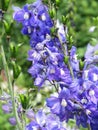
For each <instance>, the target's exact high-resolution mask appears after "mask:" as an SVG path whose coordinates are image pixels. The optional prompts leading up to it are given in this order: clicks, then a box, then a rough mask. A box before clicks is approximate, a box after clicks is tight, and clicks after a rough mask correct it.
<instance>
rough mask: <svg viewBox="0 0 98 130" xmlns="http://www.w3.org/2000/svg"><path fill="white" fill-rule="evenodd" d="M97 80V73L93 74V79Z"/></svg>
mask: <svg viewBox="0 0 98 130" xmlns="http://www.w3.org/2000/svg"><path fill="white" fill-rule="evenodd" d="M97 80H98V75H97V74H95V73H94V74H93V81H97Z"/></svg>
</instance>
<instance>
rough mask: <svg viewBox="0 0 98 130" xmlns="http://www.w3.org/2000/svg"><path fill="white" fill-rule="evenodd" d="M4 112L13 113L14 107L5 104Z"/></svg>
mask: <svg viewBox="0 0 98 130" xmlns="http://www.w3.org/2000/svg"><path fill="white" fill-rule="evenodd" d="M2 110H3V111H4V113H11V112H12V105H11V104H3V105H2Z"/></svg>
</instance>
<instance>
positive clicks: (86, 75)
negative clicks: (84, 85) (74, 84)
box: [84, 70, 88, 80]
mask: <svg viewBox="0 0 98 130" xmlns="http://www.w3.org/2000/svg"><path fill="white" fill-rule="evenodd" d="M84 78H85V80H87V79H88V70H85V71H84Z"/></svg>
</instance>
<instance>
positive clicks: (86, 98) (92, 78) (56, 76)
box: [13, 0, 98, 130]
mask: <svg viewBox="0 0 98 130" xmlns="http://www.w3.org/2000/svg"><path fill="white" fill-rule="evenodd" d="M14 10H15V13H14V15H13V18H14V20H16V21H17V22H19V23H22V26H23V28H22V33H23V34H25V35H28V36H29V37H30V46H31V50H30V51H29V52H28V55H29V57H28V60H29V61H31V62H32V66H31V68H30V69H29V70H28V72H29V73H30V74H31V75H32V77H33V78H34V84H35V85H36V86H38V87H42V86H43V84H44V82H45V81H46V80H48V81H49V82H50V83H52V84H54V85H55V83H57V86H55V87H57V88H56V89H57V91H58V96H57V97H55V96H50V97H49V98H47V100H46V102H47V106H48V107H49V108H50V110H51V112H52V113H53V114H55V115H56V116H58V117H59V118H60V121H64V120H66V121H68V120H69V119H74V118H75V119H76V124H77V125H78V126H80V125H82V126H83V127H85V128H86V127H87V126H88V124H90V125H91V127H92V130H95V129H94V127H93V124H97V123H96V120H97V107H98V105H97V104H98V96H97V95H98V67H97V65H96V63H97V62H98V55H97V48H98V45H96V46H95V47H93V46H91V45H90V44H89V45H88V47H87V51H86V53H85V60H84V68H83V70H80V68H79V60H78V59H77V55H76V47H75V46H72V48H71V50H70V53H69V51H68V50H67V45H66V36H65V30H64V27H63V25H62V24H60V23H59V22H58V21H57V25H56V26H57V36H54V37H52V36H51V29H52V27H54V22H53V21H52V20H51V18H50V16H49V13H48V8H47V7H46V6H45V5H44V4H43V3H42V1H41V0H37V1H36V2H35V3H33V4H26V5H25V6H24V7H23V8H22V9H20V8H18V7H14ZM66 56H69V59H68V64H65V62H64V58H65V57H66ZM92 64H93V65H92ZM94 113H96V114H94ZM28 117H29V114H28ZM30 118H31V117H30ZM32 118H33V119H34V120H33V121H31V122H30V123H29V124H28V125H27V126H26V129H27V130H32V129H33V130H36V129H42V130H50V129H49V128H48V126H49V124H50V122H53V124H52V125H51V130H62V129H64V128H62V127H60V126H58V125H57V122H55V121H54V119H53V118H50V116H49V118H47V117H46V115H45V114H43V113H42V112H41V111H39V112H38V113H37V114H36V115H35V116H33V114H32ZM32 118H31V119H32ZM92 118H94V119H95V120H94V122H92ZM48 119H49V120H48ZM46 120H47V122H46ZM56 121H57V120H56ZM95 128H97V127H96V126H95ZM96 130H97V129H96Z"/></svg>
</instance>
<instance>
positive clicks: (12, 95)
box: [0, 45, 23, 130]
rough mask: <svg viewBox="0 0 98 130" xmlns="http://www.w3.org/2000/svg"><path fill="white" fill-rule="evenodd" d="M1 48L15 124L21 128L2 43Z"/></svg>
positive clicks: (20, 129)
mask: <svg viewBox="0 0 98 130" xmlns="http://www.w3.org/2000/svg"><path fill="white" fill-rule="evenodd" d="M0 49H1V56H2V61H3V66H4V70H5V73H6V77H7V81H8V88H9V92H10V95H11V100H12V105H13V112H14V115H15V118H16V121H17V126H18V129H19V130H23V129H22V127H21V123H20V119H19V117H18V113H17V109H16V104H15V97H14V89H13V86H12V82H11V78H10V73H9V68H8V65H7V61H6V58H5V53H4V49H3V45H1V46H0Z"/></svg>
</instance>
